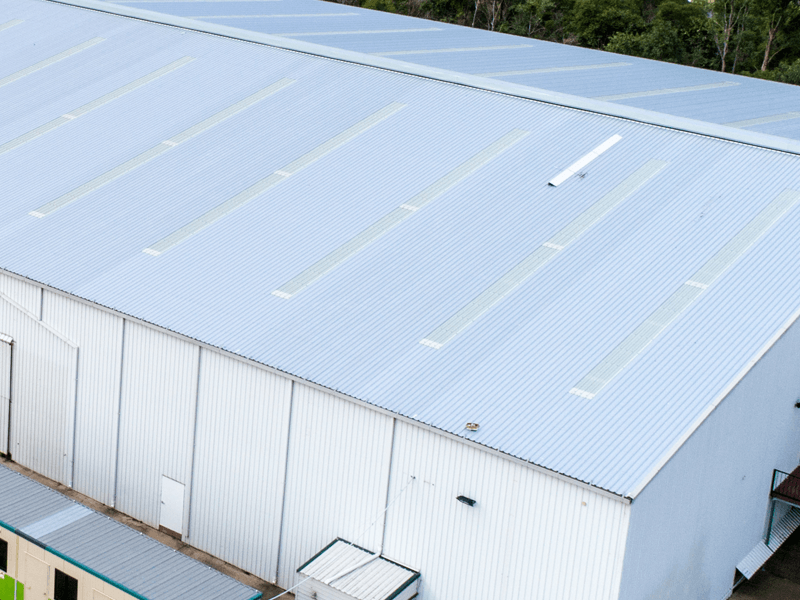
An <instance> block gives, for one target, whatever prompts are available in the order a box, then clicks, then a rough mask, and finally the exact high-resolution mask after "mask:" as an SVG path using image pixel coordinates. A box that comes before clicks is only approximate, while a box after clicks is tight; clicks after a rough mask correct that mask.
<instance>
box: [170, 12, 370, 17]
mask: <svg viewBox="0 0 800 600" xmlns="http://www.w3.org/2000/svg"><path fill="white" fill-rule="evenodd" d="M359 14H360V13H356V12H340V13H297V14H293V15H288V14H287V15H280V14H275V15H196V16H192V17H184V18H186V19H280V18H284V19H286V18H300V17H357V16H359Z"/></svg>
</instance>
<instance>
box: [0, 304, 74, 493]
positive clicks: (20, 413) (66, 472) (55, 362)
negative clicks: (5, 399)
mask: <svg viewBox="0 0 800 600" xmlns="http://www.w3.org/2000/svg"><path fill="white" fill-rule="evenodd" d="M0 332H2V333H5V334H7V335H10V336H11V337H12V338H13V339H14V366H13V381H12V391H11V394H12V404H11V455H12V456H13V457H14V460H16V461H17V462H19V463H20V464H22V465H25V466H26V467H28V468H30V469H33V470H34V471H36V472H38V473H41V474H42V475H45V476H46V477H50V478H51V479H55V480H56V481H58V482H60V483H63V484H64V485H72V448H73V436H74V424H75V385H76V377H77V359H78V348H77V346H75V345H74V344H73V343H72V342H70V341H69V340H68V339H67V338H65V337H63V336H61V335H60V334H59V333H58V332H56V331H55V330H54V329H53V328H51V327H49V326H48V325H46V324H44V323H42V322H41V321H39V320H38V318H37V316H36V315H34V314H31V313H29V312H28V311H27V310H25V309H24V308H23V307H22V306H21V305H19V304H17V303H16V302H14V301H13V300H12V299H10V298H8V297H7V296H3V295H0Z"/></svg>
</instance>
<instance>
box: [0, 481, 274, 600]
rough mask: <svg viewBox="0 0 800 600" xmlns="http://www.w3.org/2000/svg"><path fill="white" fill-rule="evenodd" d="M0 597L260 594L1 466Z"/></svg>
mask: <svg viewBox="0 0 800 600" xmlns="http://www.w3.org/2000/svg"><path fill="white" fill-rule="evenodd" d="M0 571H1V572H0V600H22V598H25V600H45V599H52V600H131V599H133V598H136V599H137V600H184V599H185V600H188V599H192V600H197V599H198V598H203V599H204V600H214V599H219V600H222V599H225V600H258V599H259V598H261V596H262V594H261V593H260V592H258V591H257V590H255V589H253V588H251V587H248V586H246V585H244V584H242V583H240V582H238V581H236V580H234V579H232V578H230V577H228V576H227V575H223V574H222V573H220V572H219V571H216V570H214V569H212V568H211V567H209V566H207V565H204V564H202V563H200V562H198V561H196V560H194V559H192V558H189V557H188V556H186V555H184V554H181V553H180V552H178V551H176V550H173V549H172V548H169V547H167V546H165V545H163V544H161V543H159V542H157V541H156V540H154V539H152V538H150V537H147V536H146V535H144V534H142V533H139V532H138V531H134V530H133V529H131V528H129V527H126V526H125V525H123V524H122V523H118V522H117V521H114V520H113V519H111V518H109V517H107V516H106V515H103V514H100V513H98V512H96V511H94V510H92V509H90V508H87V507H86V506H83V505H82V504H79V503H77V502H75V501H73V500H70V499H69V498H67V497H66V496H64V495H62V494H59V493H58V492H56V491H54V490H52V489H50V488H48V487H46V486H44V485H42V484H40V483H37V482H35V481H33V480H32V479H29V478H28V477H25V476H24V475H21V474H20V473H17V472H15V471H12V470H10V469H8V468H6V467H3V466H0Z"/></svg>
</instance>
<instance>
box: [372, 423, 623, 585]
mask: <svg viewBox="0 0 800 600" xmlns="http://www.w3.org/2000/svg"><path fill="white" fill-rule="evenodd" d="M412 476H413V477H414V478H415V479H413V480H412V479H411V477H412ZM409 481H411V484H410V485H408V482H409ZM405 486H408V487H405ZM404 487H405V491H404V492H402V493H401V490H402V489H403V488H404ZM460 495H463V496H466V497H468V498H472V499H474V500H476V502H477V503H476V505H475V506H473V507H470V506H467V505H465V504H462V503H461V502H459V501H458V500H456V497H457V496H460ZM389 499H390V502H393V504H392V505H391V506H390V508H389V510H388V512H387V523H386V539H385V542H384V554H385V555H386V556H387V557H388V558H390V559H394V560H397V561H398V562H400V563H403V564H406V565H408V566H410V567H413V568H416V569H419V570H420V572H421V574H422V585H421V589H420V596H422V597H424V598H425V599H426V600H445V599H447V600H450V599H452V600H470V599H475V600H484V599H485V598H527V599H531V600H533V599H543V600H545V599H546V600H557V599H567V598H569V599H573V598H574V599H581V600H584V599H586V598H592V599H594V600H605V599H613V598H616V596H617V593H618V590H619V581H620V572H621V567H622V557H623V552H624V544H625V536H626V531H627V523H628V514H629V507H628V506H627V505H625V504H623V503H622V502H619V501H617V500H614V499H612V498H608V497H606V496H601V495H598V494H595V493H593V492H592V491H590V490H588V489H586V488H584V487H580V486H577V485H573V484H572V483H569V482H566V481H563V480H560V479H556V478H554V477H550V476H549V475H546V474H544V473H541V472H539V471H535V470H533V469H530V468H528V467H525V466H524V465H520V464H517V463H514V462H511V461H508V460H505V459H503V458H502V457H500V456H497V455H495V454H491V453H488V452H483V451H481V450H479V449H476V448H471V447H469V446H466V445H464V444H461V443H459V442H457V441H454V440H451V439H448V438H445V437H442V436H440V435H438V434H435V433H432V432H429V431H426V430H423V429H420V428H418V427H415V426H413V425H409V424H406V423H401V422H398V424H397V429H396V432H395V442H394V458H393V461H392V481H391V487H390V492H389Z"/></svg>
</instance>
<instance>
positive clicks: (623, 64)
mask: <svg viewBox="0 0 800 600" xmlns="http://www.w3.org/2000/svg"><path fill="white" fill-rule="evenodd" d="M630 64H631V63H626V62H614V63H602V64H597V65H575V66H573V67H547V68H544V69H528V70H525V71H498V72H496V73H477V75H480V76H481V77H510V76H512V75H537V74H539V73H560V72H561V71H586V70H588V69H610V68H613V67H627V66H629V65H630Z"/></svg>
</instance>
